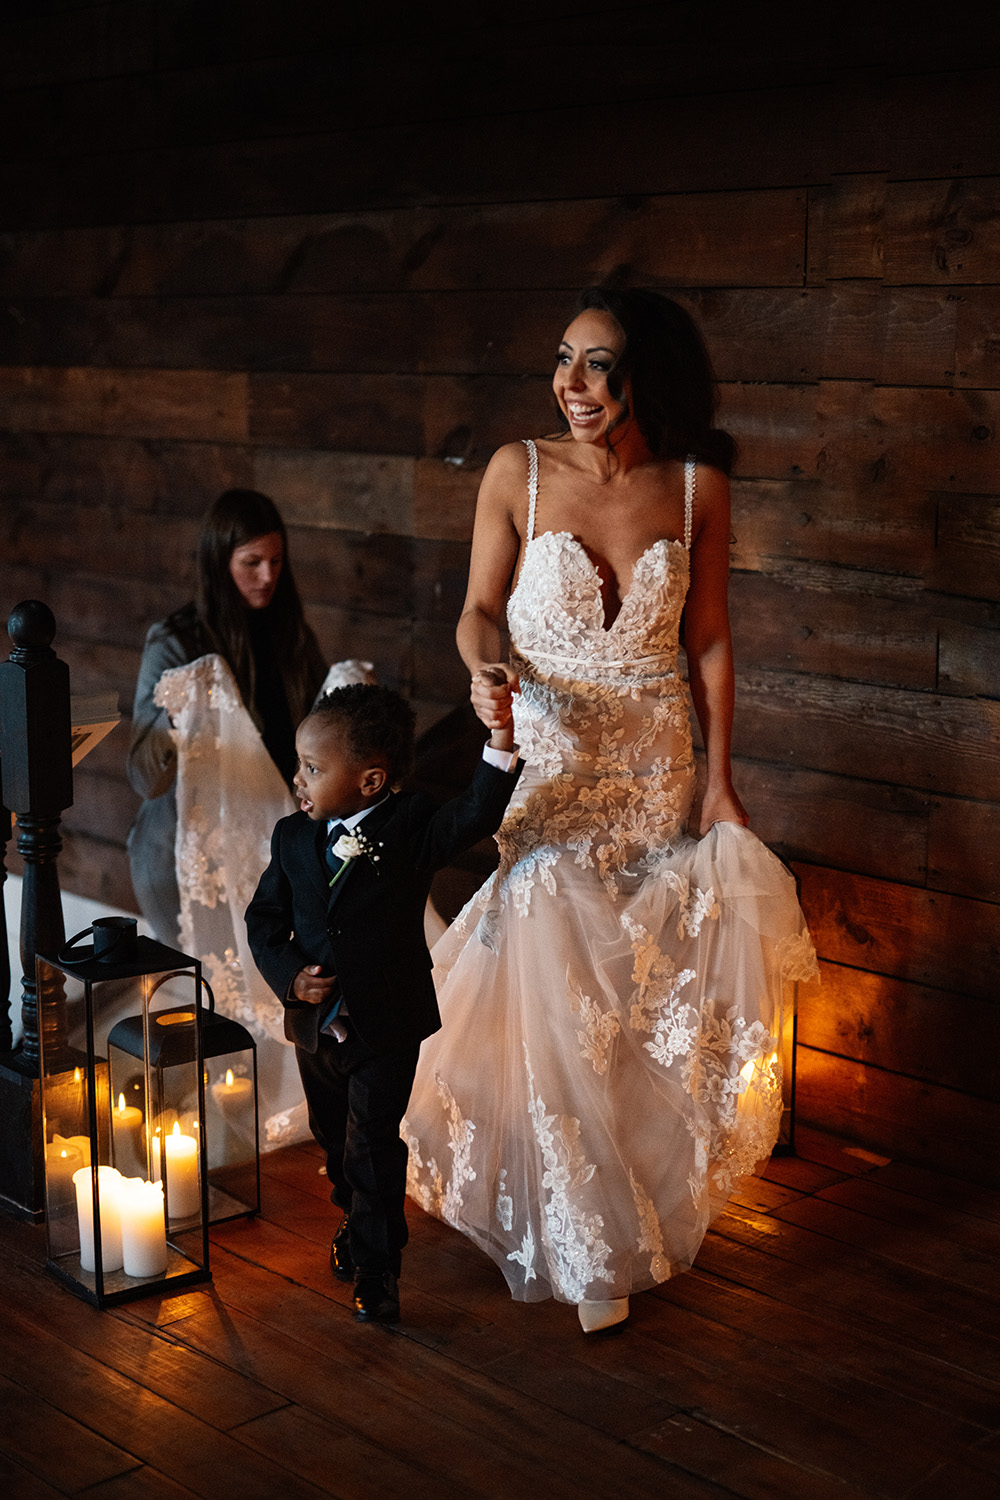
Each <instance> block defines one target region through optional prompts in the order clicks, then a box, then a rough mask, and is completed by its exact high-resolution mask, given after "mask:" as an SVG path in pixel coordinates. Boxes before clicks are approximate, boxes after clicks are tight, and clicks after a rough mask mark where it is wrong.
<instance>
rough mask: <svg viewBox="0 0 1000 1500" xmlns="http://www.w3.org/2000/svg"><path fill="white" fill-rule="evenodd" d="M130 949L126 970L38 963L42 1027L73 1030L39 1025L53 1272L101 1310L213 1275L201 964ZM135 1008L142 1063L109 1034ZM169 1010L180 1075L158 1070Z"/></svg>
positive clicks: (67, 956)
mask: <svg viewBox="0 0 1000 1500" xmlns="http://www.w3.org/2000/svg"><path fill="white" fill-rule="evenodd" d="M133 941H134V949H133V950H132V952H131V953H130V961H129V962H128V963H119V962H111V963H109V962H106V961H103V960H101V959H94V958H93V957H91V956H90V955H89V954H88V953H86V952H84V953H83V954H82V955H81V956H80V957H77V956H76V952H70V951H69V950H64V951H63V953H62V954H60V955H59V959H58V960H56V959H53V958H51V957H41V956H40V957H39V958H38V962H37V973H38V987H39V1007H40V1009H39V1014H40V1017H41V1016H45V1015H51V1016H58V1015H66V1016H68V1017H69V1018H70V1024H71V1029H70V1030H69V1031H68V1033H67V1032H66V1028H65V1027H64V1028H63V1033H64V1034H59V1033H58V1031H57V1029H56V1028H55V1027H46V1026H45V1025H44V1024H43V1025H42V1026H40V1028H39V1029H40V1034H41V1038H42V1045H41V1054H42V1063H41V1097H42V1115H43V1122H44V1127H45V1129H44V1140H45V1168H46V1171H45V1182H46V1223H47V1237H48V1265H49V1268H50V1269H51V1270H53V1271H54V1272H55V1273H56V1274H57V1275H59V1277H60V1279H62V1280H64V1281H65V1282H66V1283H67V1284H68V1285H70V1287H71V1288H72V1290H74V1291H75V1292H77V1294H78V1295H79V1296H81V1297H85V1298H87V1299H88V1300H90V1301H92V1302H95V1303H96V1304H97V1305H98V1306H104V1305H107V1304H110V1303H113V1302H119V1301H125V1300H127V1299H129V1298H131V1297H136V1296H141V1295H143V1294H145V1293H147V1292H149V1291H154V1290H162V1288H163V1285H164V1283H168V1282H169V1283H171V1285H172V1286H179V1285H181V1284H187V1283H188V1282H193V1281H204V1280H206V1279H208V1276H209V1272H208V1233H207V1217H206V1212H205V1202H206V1192H205V1187H206V1184H207V1173H206V1164H205V1160H204V1156H205V1152H204V1146H203V1137H204V1133H205V1128H204V1127H205V1121H204V1113H205V1102H204V1094H203V1091H202V1088H201V1079H202V1058H201V1042H200V1026H199V1025H198V1021H197V1017H198V1006H199V992H200V965H199V964H197V962H196V961H195V960H193V959H190V958H188V957H187V956H186V955H185V954H182V953H178V952H175V951H174V950H173V949H170V948H166V947H164V946H163V945H162V944H159V943H154V942H153V941H152V940H151V939H148V938H138V939H134V940H133ZM62 997H65V1004H64V1003H63V998H62ZM124 1011H136V1012H138V1014H137V1015H135V1016H133V1017H131V1018H130V1020H131V1021H132V1022H133V1023H134V1024H133V1031H134V1032H135V1033H136V1035H137V1037H138V1046H137V1047H136V1048H135V1049H134V1050H133V1051H132V1052H131V1053H129V1052H122V1051H121V1049H116V1048H115V1047H114V1046H113V1045H112V1035H109V1031H110V1033H111V1034H113V1033H114V1032H115V1031H116V1030H117V1029H118V1027H119V1026H120V1025H121V1024H123V1023H121V1022H118V1021H117V1020H116V1018H117V1017H119V1016H121V1015H122V1013H123V1012H124ZM167 1013H170V1015H171V1016H172V1017H173V1019H171V1021H170V1022H169V1026H170V1028H171V1034H172V1036H173V1037H175V1038H176V1037H180V1038H181V1040H180V1042H179V1044H178V1043H177V1042H172V1043H171V1045H172V1047H173V1050H174V1051H175V1052H180V1053H181V1054H183V1057H184V1061H183V1062H182V1064H181V1065H180V1066H174V1067H173V1068H171V1069H170V1070H169V1072H168V1071H167V1070H164V1069H162V1068H160V1069H157V1068H156V1067H155V1066H154V1064H153V1061H152V1055H153V1046H154V1039H155V1040H158V1039H159V1038H158V1033H159V1032H161V1031H165V1030H166V1029H167V1023H165V1022H163V1021H161V1017H163V1016H164V1015H166V1014H167ZM78 1158H79V1161H78ZM74 1179H75V1180H74Z"/></svg>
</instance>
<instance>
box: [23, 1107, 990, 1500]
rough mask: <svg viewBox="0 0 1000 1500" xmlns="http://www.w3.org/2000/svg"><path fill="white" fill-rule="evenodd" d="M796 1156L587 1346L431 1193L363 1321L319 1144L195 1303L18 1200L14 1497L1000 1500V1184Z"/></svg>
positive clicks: (231, 1229) (837, 1155)
mask: <svg viewBox="0 0 1000 1500" xmlns="http://www.w3.org/2000/svg"><path fill="white" fill-rule="evenodd" d="M799 1149H800V1153H801V1154H800V1156H799V1157H798V1158H795V1159H784V1160H780V1161H775V1162H773V1163H772V1164H771V1166H770V1167H769V1168H768V1171H767V1173H766V1176H765V1177H764V1179H763V1180H761V1181H759V1182H757V1183H755V1184H754V1185H753V1187H752V1190H751V1191H749V1192H748V1193H746V1194H745V1195H743V1196H742V1197H741V1198H740V1200H739V1201H738V1202H734V1203H732V1204H731V1205H730V1208H729V1210H728V1212H727V1213H726V1214H725V1216H724V1217H723V1219H722V1220H721V1221H720V1223H719V1224H718V1225H717V1226H716V1228H715V1229H714V1230H713V1232H712V1233H711V1234H710V1235H709V1237H708V1239H707V1240H706V1242H705V1245H704V1247H703V1249H702V1253H701V1255H700V1256H699V1258H698V1262H697V1265H696V1267H695V1268H694V1270H692V1271H691V1272H689V1273H688V1274H687V1275H685V1276H681V1277H678V1278H677V1279H676V1280H675V1281H672V1282H670V1283H669V1284H667V1285H666V1286H664V1287H661V1288H660V1289H658V1290H657V1291H655V1292H650V1293H646V1294H645V1295H643V1296H640V1297H637V1298H634V1299H633V1312H632V1317H631V1319H630V1322H629V1323H628V1325H627V1327H626V1328H625V1329H623V1330H621V1331H619V1332H616V1333H613V1334H608V1335H603V1336H597V1337H594V1336H591V1337H589V1338H588V1337H585V1336H584V1335H583V1334H582V1333H581V1332H580V1330H579V1327H578V1325H577V1322H576V1317H575V1314H574V1312H573V1310H572V1309H571V1308H568V1307H565V1306H562V1305H559V1304H556V1303H551V1302H549V1303H543V1304H538V1305H535V1306H529V1307H525V1306H522V1305H520V1304H516V1303H512V1302H511V1301H510V1300H509V1298H508V1296H507V1293H506V1289H505V1287H504V1285H503V1282H502V1280H501V1278H500V1275H499V1272H498V1271H497V1270H496V1269H495V1268H494V1267H493V1265H492V1264H491V1263H489V1262H487V1261H486V1260H485V1259H484V1258H483V1257H482V1256H481V1255H480V1254H479V1253H478V1252H477V1251H476V1250H474V1249H473V1247H472V1246H471V1245H469V1244H468V1243H467V1242H466V1241H465V1240H463V1239H462V1238H461V1237H460V1236H459V1235H458V1234H456V1233H455V1232H454V1231H452V1230H450V1229H447V1228H445V1227H444V1226H442V1225H440V1224H438V1223H436V1222H435V1221H433V1220H430V1219H427V1218H425V1217H424V1216H423V1215H422V1214H421V1213H420V1212H419V1210H417V1209H415V1208H413V1207H412V1205H411V1206H410V1209H409V1214H410V1220H411V1226H412V1239H411V1244H410V1247H409V1249H408V1250H407V1252H406V1258H405V1266H404V1271H405V1279H404V1281H403V1282H402V1284H401V1291H402V1294H403V1317H404V1320H403V1322H402V1323H401V1324H400V1325H399V1327H398V1328H397V1329H389V1328H385V1327H378V1326H374V1327H373V1326H367V1327H358V1326H357V1325H356V1324H355V1323H354V1322H353V1321H352V1318H351V1314H350V1310H349V1303H350V1296H349V1290H350V1289H349V1288H345V1287H344V1286H342V1285H340V1284H338V1283H336V1282H333V1281H332V1280H331V1279H330V1276H329V1272H328V1269H327V1250H328V1245H329V1240H330V1234H331V1230H332V1228H333V1226H334V1223H335V1218H336V1215H335V1210H333V1209H332V1208H331V1206H330V1204H329V1202H328V1200H327V1196H326V1179H325V1177H324V1176H323V1175H321V1172H320V1170H319V1168H320V1158H319V1156H318V1154H317V1152H316V1150H315V1149H314V1148H312V1147H293V1148H291V1149H290V1150H286V1151H283V1152H280V1153H277V1154H275V1155H272V1156H270V1157H268V1158H267V1159H266V1177H265V1206H264V1212H263V1215H262V1216H261V1218H260V1219H259V1220H244V1221H239V1222H236V1223H233V1224H228V1225H225V1226H221V1227H220V1228H219V1229H218V1230H217V1231H215V1232H214V1233H213V1249H212V1270H213V1277H214V1279H213V1282H212V1283H211V1285H206V1287H205V1288H204V1289H197V1290H189V1291H188V1292H186V1293H181V1294H179V1295H176V1296H173V1297H163V1298H158V1297H150V1298H148V1299H146V1300H144V1301H141V1302H135V1303H132V1304H130V1305H128V1306H125V1307H119V1308H116V1309H113V1310H111V1311H108V1312H103V1313H98V1312H96V1311H94V1310H93V1309H92V1308H90V1307H88V1306H87V1305H86V1304H84V1303H82V1302H79V1301H78V1300H77V1299H76V1298H75V1297H73V1296H72V1295H71V1294H70V1293H69V1292H67V1291H66V1290H65V1289H63V1288H62V1287H61V1286H60V1285H59V1284H57V1283H56V1282H55V1281H54V1280H53V1279H52V1277H51V1276H50V1275H48V1274H47V1273H46V1272H45V1271H44V1270H43V1268H42V1261H43V1258H44V1246H43V1237H42V1234H41V1231H39V1230H38V1229H35V1228H32V1227H29V1226H27V1225H24V1224H16V1223H12V1222H10V1221H6V1220H0V1352H2V1364H0V1482H2V1493H3V1495H4V1496H5V1497H6V1500H11V1497H15V1500H36V1497H37V1500H42V1497H46V1496H55V1495H81V1494H85V1495H86V1496H88V1497H93V1500H126V1497H127V1500H132V1497H136V1500H168V1497H169V1500H181V1497H187V1496H194V1495H198V1496H205V1497H207V1500H219V1497H227V1500H228V1497H235V1500H298V1497H303V1500H304V1497H319V1496H326V1495H335V1496H341V1497H345V1500H348V1497H350V1500H354V1497H357V1500H382V1497H390V1496H392V1497H395V1496H400V1497H404V1496H405V1497H407V1500H420V1497H423V1496H434V1497H439V1500H451V1497H455V1500H457V1497H467V1496H490V1497H503V1500H511V1497H520V1496H523V1497H524V1500H535V1497H542V1500H548V1497H566V1500H570V1497H572V1500H581V1497H598V1500H602V1497H612V1496H614V1497H617V1496H623V1497H624V1496H627V1497H629V1500H633V1497H636V1500H643V1497H647V1496H648V1497H652V1496H656V1497H658V1500H696V1497H709V1496H729V1495H736V1496H744V1497H747V1500H750V1497H753V1500H814V1497H815V1500H860V1497H862V1496H893V1497H895V1496H900V1497H902V1496H907V1497H909V1496H920V1497H923V1496H927V1497H930V1496H935V1497H943V1500H951V1497H956V1496H961V1497H963V1500H979V1497H982V1500H986V1497H990V1500H996V1497H997V1496H998V1495H1000V1274H998V1273H1000V1195H998V1194H997V1193H994V1192H990V1191H986V1190H982V1189H977V1188H974V1187H970V1186H969V1185H967V1184H963V1183H960V1182H957V1181H954V1180H952V1179H949V1178H946V1177H941V1176H937V1175H934V1174H931V1173H927V1172H923V1171H918V1170H915V1169H913V1168H909V1167H906V1166H902V1165H899V1164H896V1163H891V1162H885V1161H884V1160H883V1159H881V1158H877V1157H873V1156H870V1155H867V1154H866V1153H864V1152H860V1151H857V1150H851V1149H849V1148H848V1149H846V1150H845V1149H842V1148H841V1147H840V1146H839V1145H838V1144H837V1143H836V1142H833V1141H831V1140H829V1139H828V1138H825V1137H820V1136H817V1135H810V1134H807V1133H804V1132H803V1133H801V1135H800V1140H799Z"/></svg>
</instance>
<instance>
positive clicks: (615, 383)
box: [559, 286, 736, 474]
mask: <svg viewBox="0 0 1000 1500" xmlns="http://www.w3.org/2000/svg"><path fill="white" fill-rule="evenodd" d="M591 309H594V310H596V311H598V312H606V313H610V314H611V316H612V317H613V318H614V320H615V322H616V323H618V325H619V326H620V328H621V330H622V332H623V333H624V335H625V348H624V351H623V352H622V355H621V357H620V359H619V360H618V361H617V363H616V364H615V366H614V368H613V369H612V370H611V371H610V373H609V375H608V389H609V390H610V392H611V394H612V395H613V396H614V398H615V399H616V400H617V401H624V402H625V403H626V410H625V413H624V414H623V415H622V416H621V417H619V418H618V419H617V421H615V422H614V423H613V424H612V426H611V428H610V429H609V432H608V442H609V446H610V447H611V448H612V451H613V449H614V442H613V438H612V434H613V433H614V430H615V428H616V427H619V426H620V425H621V424H622V423H623V422H625V421H626V420H627V418H628V417H629V416H630V415H631V416H634V417H635V419H636V421H637V422H638V424H639V431H640V432H641V433H642V435H643V437H644V438H645V440H646V445H647V447H648V448H649V451H650V452H651V453H652V454H654V455H655V456H656V457H657V458H678V459H683V458H687V456H688V455H689V454H693V455H694V456H695V457H696V458H699V459H701V460H702V462H703V463H707V464H711V465H712V466H713V467H714V468H716V469H721V470H722V472H723V473H724V474H729V473H730V472H731V471H732V467H733V462H734V460H735V458H736V442H735V440H734V439H733V437H732V436H731V435H730V434H729V433H728V432H726V431H724V430H723V429H722V428H721V427H716V425H715V414H716V409H717V405H718V398H717V395H716V388H715V376H714V374H713V371H712V361H711V359H710V358H709V354H708V350H707V349H706V348H705V343H704V340H703V339H702V336H701V333H700V331H699V329H698V325H697V324H696V323H695V321H694V319H693V318H692V317H691V315H690V313H688V312H686V311H685V309H684V308H683V307H681V306H680V305H679V304H678V303H677V302H674V301H673V300H672V299H671V298H670V297H665V296H664V295H663V294H662V293H661V292H652V291H648V290H646V289H645V288H644V287H631V288H612V287H600V286H592V287H588V288H587V290H586V291H584V292H581V293H580V296H579V297H578V298H577V303H576V313H577V314H579V313H582V312H588V311H590V310H591ZM626 380H628V381H630V383H631V387H632V402H631V408H629V403H628V398H627V396H626V393H625V382H626ZM559 419H560V423H561V425H562V427H563V428H564V430H567V431H568V430H569V424H568V422H567V421H566V419H565V417H564V416H563V415H562V413H561V412H560V413H559Z"/></svg>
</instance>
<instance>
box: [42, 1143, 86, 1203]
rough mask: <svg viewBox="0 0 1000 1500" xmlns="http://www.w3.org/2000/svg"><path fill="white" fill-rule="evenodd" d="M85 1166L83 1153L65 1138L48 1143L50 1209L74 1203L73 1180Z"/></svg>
mask: <svg viewBox="0 0 1000 1500" xmlns="http://www.w3.org/2000/svg"><path fill="white" fill-rule="evenodd" d="M88 1155H89V1152H88ZM85 1165H86V1163H85V1162H84V1159H83V1153H82V1152H81V1151H80V1150H79V1149H78V1148H77V1147H76V1146H74V1145H73V1143H72V1141H68V1140H67V1139H66V1138H65V1136H59V1135H57V1136H54V1137H53V1139H52V1140H51V1141H50V1142H49V1143H48V1145H47V1146H46V1147H45V1186H46V1194H47V1197H48V1203H49V1208H50V1209H52V1208H56V1207H63V1206H65V1205H66V1204H67V1203H72V1202H73V1201H74V1193H75V1188H74V1185H73V1178H74V1176H75V1174H76V1173H77V1172H78V1171H79V1170H80V1168H81V1167H82V1166H85Z"/></svg>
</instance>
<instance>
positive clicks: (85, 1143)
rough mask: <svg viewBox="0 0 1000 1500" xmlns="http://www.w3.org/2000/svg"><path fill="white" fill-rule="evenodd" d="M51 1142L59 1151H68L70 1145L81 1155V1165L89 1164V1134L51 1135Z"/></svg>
mask: <svg viewBox="0 0 1000 1500" xmlns="http://www.w3.org/2000/svg"><path fill="white" fill-rule="evenodd" d="M52 1144H53V1146H55V1147H57V1148H58V1149H59V1150H60V1151H63V1150H65V1151H69V1150H70V1148H71V1147H72V1149H73V1150H74V1151H79V1153H80V1155H81V1156H82V1157H83V1161H82V1163H81V1165H83V1166H85V1167H89V1166H90V1136H89V1135H54V1136H53V1137H52Z"/></svg>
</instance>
